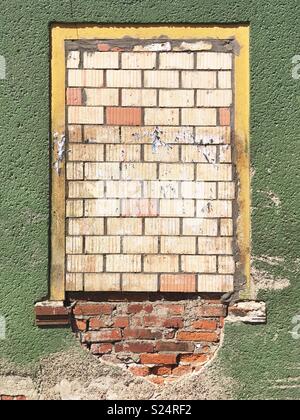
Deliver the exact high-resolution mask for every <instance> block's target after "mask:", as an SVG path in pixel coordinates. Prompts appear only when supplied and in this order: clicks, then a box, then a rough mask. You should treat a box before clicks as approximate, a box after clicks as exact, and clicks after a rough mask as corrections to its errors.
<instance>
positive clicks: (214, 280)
mask: <svg viewBox="0 0 300 420" xmlns="http://www.w3.org/2000/svg"><path fill="white" fill-rule="evenodd" d="M233 290H234V277H233V276H230V275H213V276H211V275H210V276H209V275H199V277H198V292H212V293H225V292H233Z"/></svg>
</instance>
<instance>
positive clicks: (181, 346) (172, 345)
mask: <svg viewBox="0 0 300 420" xmlns="http://www.w3.org/2000/svg"><path fill="white" fill-rule="evenodd" d="M155 349H156V351H158V352H162V351H167V352H170V351H174V352H178V353H182V352H186V353H191V352H193V351H194V349H195V345H194V343H191V342H180V343H176V342H174V341H159V342H157V343H156V347H155Z"/></svg>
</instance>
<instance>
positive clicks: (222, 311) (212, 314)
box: [198, 305, 227, 318]
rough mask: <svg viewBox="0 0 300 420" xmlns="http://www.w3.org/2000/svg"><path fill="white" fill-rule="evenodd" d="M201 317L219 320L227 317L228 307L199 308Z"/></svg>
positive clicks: (204, 306) (205, 306)
mask: <svg viewBox="0 0 300 420" xmlns="http://www.w3.org/2000/svg"><path fill="white" fill-rule="evenodd" d="M198 314H199V316H202V317H206V318H218V317H222V318H223V317H225V316H226V315H227V314H226V306H224V305H214V306H213V305H203V306H201V307H200V308H199V311H198Z"/></svg>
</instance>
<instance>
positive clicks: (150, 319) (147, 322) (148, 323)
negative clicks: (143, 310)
mask: <svg viewBox="0 0 300 420" xmlns="http://www.w3.org/2000/svg"><path fill="white" fill-rule="evenodd" d="M163 322H164V320H163V319H162V318H160V317H158V316H155V315H150V316H145V317H144V318H143V324H144V326H145V327H160V326H162V324H163Z"/></svg>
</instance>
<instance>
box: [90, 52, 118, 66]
mask: <svg viewBox="0 0 300 420" xmlns="http://www.w3.org/2000/svg"><path fill="white" fill-rule="evenodd" d="M83 66H84V68H86V69H117V68H118V67H119V54H118V53H117V52H85V53H84V54H83Z"/></svg>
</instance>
